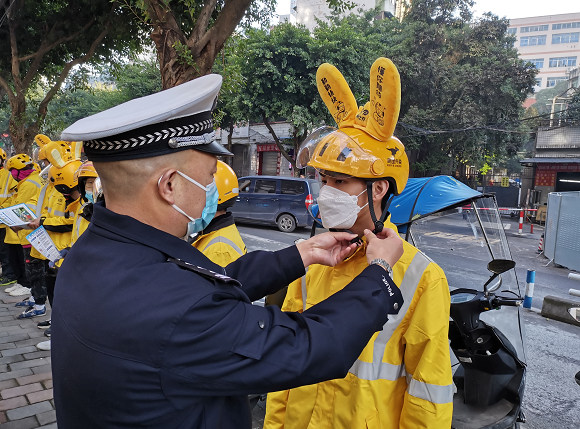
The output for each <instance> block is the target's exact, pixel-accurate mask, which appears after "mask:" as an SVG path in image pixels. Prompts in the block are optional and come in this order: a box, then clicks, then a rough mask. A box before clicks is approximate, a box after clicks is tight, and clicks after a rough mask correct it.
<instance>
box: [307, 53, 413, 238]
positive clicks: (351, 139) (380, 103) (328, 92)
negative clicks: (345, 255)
mask: <svg viewBox="0 0 580 429" xmlns="http://www.w3.org/2000/svg"><path fill="white" fill-rule="evenodd" d="M316 84H317V87H318V92H319V93H320V96H321V98H322V100H323V101H324V103H325V104H326V106H327V107H328V110H329V111H330V114H331V115H332V117H333V118H334V120H335V121H336V123H337V125H338V129H336V128H333V127H329V126H324V127H321V128H319V129H317V130H315V131H314V132H313V133H312V134H310V136H308V137H307V138H306V140H304V142H303V143H302V145H301V146H300V149H299V150H298V156H297V160H296V161H297V165H298V168H304V167H306V166H307V165H308V166H310V167H314V168H316V169H317V170H318V171H319V172H320V173H322V174H323V175H329V176H334V177H357V178H360V179H364V180H365V181H366V182H367V192H368V199H369V209H370V214H371V218H372V220H373V222H374V224H375V232H380V231H381V230H382V228H383V224H384V221H385V219H386V218H387V216H388V214H389V213H388V207H389V204H390V201H391V199H392V196H395V195H399V194H400V193H401V192H402V191H403V189H404V188H405V186H406V184H407V179H408V177H409V160H408V158H407V154H406V153H405V146H403V144H402V143H401V142H400V141H399V140H398V139H397V138H396V137H394V136H393V131H394V130H395V126H396V125H397V120H398V117H399V109H400V105H401V81H400V77H399V72H398V71H397V68H396V67H395V65H394V64H393V63H392V61H391V60H389V59H387V58H379V59H377V60H376V61H375V62H374V64H373V65H372V67H371V71H370V100H369V102H367V103H366V104H365V105H364V106H361V107H358V105H357V103H356V99H355V98H354V95H353V94H352V91H351V90H350V87H349V86H348V84H347V82H346V80H345V79H344V77H343V76H342V74H341V73H340V71H338V69H337V68H336V67H334V66H332V65H330V64H326V63H325V64H322V65H321V66H320V67H319V68H318V71H317V73H316ZM376 180H387V181H388V182H389V194H390V197H391V198H389V200H388V202H387V204H386V205H385V207H384V209H383V210H382V215H381V218H380V219H378V220H377V219H376V215H375V211H374V207H373V203H372V184H373V182H374V181H376Z"/></svg>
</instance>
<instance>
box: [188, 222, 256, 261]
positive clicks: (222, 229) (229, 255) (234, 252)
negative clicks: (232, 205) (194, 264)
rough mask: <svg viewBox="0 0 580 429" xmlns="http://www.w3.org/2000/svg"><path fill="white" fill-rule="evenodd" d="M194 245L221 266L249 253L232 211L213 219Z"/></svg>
mask: <svg viewBox="0 0 580 429" xmlns="http://www.w3.org/2000/svg"><path fill="white" fill-rule="evenodd" d="M193 246H194V247H195V248H196V249H198V250H199V251H200V252H201V253H203V254H204V255H205V256H207V257H208V258H209V260H210V261H212V262H213V263H215V264H218V265H219V266H221V267H225V266H226V265H228V264H229V263H230V262H233V261H235V260H236V259H238V258H239V257H240V256H243V255H245V254H246V253H248V251H247V249H246V245H245V244H244V241H243V240H242V237H241V236H240V233H239V231H238V228H236V225H235V224H234V217H233V215H232V214H231V213H226V214H225V215H222V216H218V217H216V218H215V219H213V220H212V221H211V222H210V224H209V225H208V226H207V228H206V229H205V230H204V231H203V232H202V235H201V236H199V237H198V238H197V239H196V241H195V242H194V243H193Z"/></svg>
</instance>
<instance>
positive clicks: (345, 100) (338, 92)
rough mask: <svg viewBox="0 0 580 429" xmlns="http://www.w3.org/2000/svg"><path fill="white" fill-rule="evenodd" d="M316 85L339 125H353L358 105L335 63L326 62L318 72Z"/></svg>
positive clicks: (340, 126)
mask: <svg viewBox="0 0 580 429" xmlns="http://www.w3.org/2000/svg"><path fill="white" fill-rule="evenodd" d="M316 85H317V87H318V92H319V93H320V97H321V98H322V101H324V103H325V104H326V107H328V110H329V112H330V114H331V115H332V117H333V118H334V120H335V121H336V124H337V125H338V127H339V128H342V127H352V126H353V124H354V122H355V118H356V114H357V111H358V105H357V103H356V99H355V98H354V95H353V94H352V91H351V90H350V87H349V86H348V83H346V80H345V79H344V76H343V75H342V73H340V72H339V71H338V69H337V68H336V67H334V66H333V65H331V64H328V63H324V64H322V65H321V66H320V67H318V71H317V72H316Z"/></svg>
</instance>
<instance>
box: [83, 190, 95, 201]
mask: <svg viewBox="0 0 580 429" xmlns="http://www.w3.org/2000/svg"><path fill="white" fill-rule="evenodd" d="M85 198H86V199H87V201H88V202H89V203H92V204H94V203H95V202H94V201H93V193H92V192H85Z"/></svg>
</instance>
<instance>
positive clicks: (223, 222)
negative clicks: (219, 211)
mask: <svg viewBox="0 0 580 429" xmlns="http://www.w3.org/2000/svg"><path fill="white" fill-rule="evenodd" d="M233 224H234V216H233V214H232V213H230V212H227V213H226V214H223V215H220V216H218V217H215V218H213V219H212V221H211V222H210V223H209V225H208V226H206V228H205V229H204V230H203V231H202V233H201V236H202V237H203V236H204V235H206V234H210V233H212V232H214V231H217V230H219V229H222V228H225V227H227V226H231V225H233Z"/></svg>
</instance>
